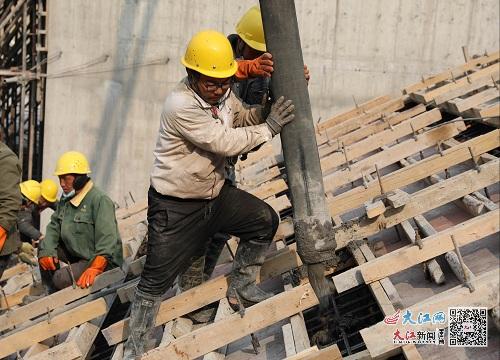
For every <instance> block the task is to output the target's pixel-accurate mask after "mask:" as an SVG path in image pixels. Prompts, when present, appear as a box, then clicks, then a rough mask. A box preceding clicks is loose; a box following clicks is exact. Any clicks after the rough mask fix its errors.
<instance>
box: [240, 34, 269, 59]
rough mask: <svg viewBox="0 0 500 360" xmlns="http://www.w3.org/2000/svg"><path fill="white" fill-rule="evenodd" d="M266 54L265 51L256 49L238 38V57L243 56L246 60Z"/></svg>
mask: <svg viewBox="0 0 500 360" xmlns="http://www.w3.org/2000/svg"><path fill="white" fill-rule="evenodd" d="M262 54H264V52H263V51H259V50H255V49H254V48H251V47H250V46H248V45H247V44H246V43H245V42H244V41H243V40H241V39H238V54H236V57H242V58H243V59H244V60H254V59H257V58H258V57H259V56H261V55H262Z"/></svg>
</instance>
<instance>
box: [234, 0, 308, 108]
mask: <svg viewBox="0 0 500 360" xmlns="http://www.w3.org/2000/svg"><path fill="white" fill-rule="evenodd" d="M228 39H229V41H230V42H231V46H232V48H233V51H234V54H235V57H236V59H237V60H238V72H237V74H236V77H238V78H239V81H238V82H236V83H235V86H234V89H233V91H234V92H235V93H236V95H238V96H239V97H240V99H241V100H242V101H243V102H244V103H246V104H249V105H255V104H260V105H262V104H264V103H265V102H266V100H267V96H268V95H269V81H270V79H269V78H270V77H271V75H272V72H273V70H274V68H273V65H274V64H273V61H272V55H271V54H270V53H268V52H267V48H266V39H265V36H264V26H263V24H262V16H261V13H260V8H259V6H252V7H251V8H250V9H248V10H247V11H246V12H245V14H243V16H242V17H241V19H240V20H239V21H238V23H237V24H236V34H231V35H229V36H228ZM304 76H305V78H306V80H307V81H308V82H309V79H310V74H309V70H308V69H307V66H306V65H304Z"/></svg>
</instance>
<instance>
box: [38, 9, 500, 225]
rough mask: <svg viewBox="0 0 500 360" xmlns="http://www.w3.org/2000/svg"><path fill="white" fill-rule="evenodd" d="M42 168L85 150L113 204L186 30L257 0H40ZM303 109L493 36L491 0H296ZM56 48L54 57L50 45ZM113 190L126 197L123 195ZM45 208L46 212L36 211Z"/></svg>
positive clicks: (373, 91)
mask: <svg viewBox="0 0 500 360" xmlns="http://www.w3.org/2000/svg"><path fill="white" fill-rule="evenodd" d="M48 3H49V5H48V13H49V16H48V34H49V35H48V36H49V41H48V46H49V57H54V58H53V59H52V60H50V61H49V66H48V76H47V94H46V123H45V138H44V139H45V143H44V168H43V174H44V176H45V177H47V176H51V174H52V171H53V169H54V163H55V161H56V159H57V157H58V156H59V155H60V154H61V153H62V152H64V151H67V150H70V149H75V150H80V151H83V152H84V153H85V154H87V155H88V157H89V159H90V161H91V166H92V169H93V177H94V178H95V180H96V183H97V185H98V186H101V187H102V188H104V189H105V190H106V191H108V192H109V194H110V195H111V196H112V198H113V199H114V200H115V201H116V202H117V203H119V204H120V205H124V204H125V201H127V202H129V203H130V201H131V198H130V196H129V195H128V193H129V191H130V192H131V194H132V196H133V197H134V198H135V199H136V200H137V199H144V198H145V197H146V192H147V188H148V185H149V171H150V167H151V164H152V149H153V147H154V145H155V142H156V134H157V130H158V126H159V119H160V112H161V106H162V102H163V100H164V98H165V97H166V96H167V94H168V93H169V91H170V90H171V89H172V87H173V86H174V84H175V83H177V82H178V81H179V80H180V79H181V78H182V77H183V75H184V69H183V67H182V66H181V65H180V63H179V58H180V57H181V55H182V54H183V52H184V49H185V46H186V44H187V42H188V40H189V38H190V37H191V36H192V35H193V34H194V33H195V32H197V31H199V30H202V29H206V28H214V29H217V30H220V31H222V32H224V33H226V34H229V33H232V32H233V31H234V27H235V24H236V22H237V20H238V19H239V17H240V16H241V15H242V14H243V13H244V12H245V11H246V9H247V8H249V7H250V6H251V5H253V4H256V3H257V1H249V0H241V1H229V0H216V1H215V0H210V1H209V0H199V1H185V0H184V1H180V0H175V1H174V0H106V1H92V0H72V1H67V0H50V1H49V2H48ZM296 7H297V11H298V17H299V26H300V31H301V38H302V47H303V51H304V59H305V63H306V64H307V65H308V66H309V68H310V69H311V74H312V80H311V83H310V85H309V91H310V95H311V99H312V105H313V114H314V118H315V119H319V118H320V117H321V118H322V119H323V120H325V119H327V118H328V117H329V116H331V115H333V114H335V113H336V112H338V111H339V110H340V109H344V108H350V107H352V106H353V102H352V96H353V95H354V96H355V97H356V99H357V101H358V102H362V101H364V100H367V99H369V98H372V97H374V96H378V95H384V94H386V93H394V94H397V93H399V90H400V89H401V88H402V87H403V86H405V85H408V84H411V83H413V82H416V81H418V80H419V79H420V77H421V75H423V74H430V73H434V72H438V71H441V70H444V69H445V68H447V67H449V66H452V65H457V64H460V63H461V62H463V58H462V53H461V46H462V45H467V46H468V47H469V52H470V53H471V54H473V53H478V52H480V53H483V52H484V51H485V50H486V49H487V50H488V51H490V52H491V51H495V50H497V49H498V47H499V38H498V24H499V15H498V14H499V2H498V0H460V1H457V0H440V1H437V0H422V1H408V0H406V1H404V0H398V1H397V0H371V1H366V0H336V1H333V0H309V1H305V0H297V1H296ZM59 52H61V53H60V56H59V57H57V54H59ZM125 197H126V198H127V199H126V200H125ZM45 217H46V215H45Z"/></svg>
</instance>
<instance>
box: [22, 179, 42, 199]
mask: <svg viewBox="0 0 500 360" xmlns="http://www.w3.org/2000/svg"><path fill="white" fill-rule="evenodd" d="M19 187H20V188H21V194H23V196H24V197H25V198H26V199H28V200H31V201H33V202H34V203H35V204H38V201H39V200H40V183H39V182H38V181H36V180H26V181H23V182H22V183H20V184H19Z"/></svg>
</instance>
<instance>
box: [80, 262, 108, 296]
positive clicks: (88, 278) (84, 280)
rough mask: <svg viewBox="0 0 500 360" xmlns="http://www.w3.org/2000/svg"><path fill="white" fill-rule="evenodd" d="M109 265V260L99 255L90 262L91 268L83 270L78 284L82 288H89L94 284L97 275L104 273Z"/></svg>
mask: <svg viewBox="0 0 500 360" xmlns="http://www.w3.org/2000/svg"><path fill="white" fill-rule="evenodd" d="M107 265H108V260H106V258H105V257H104V256H101V255H97V256H96V257H95V259H94V261H92V264H90V266H89V268H88V269H87V270H85V271H84V272H83V274H82V275H81V276H80V278H79V279H78V281H77V282H76V285H78V286H79V287H81V288H82V289H85V288H88V287H89V286H92V284H94V281H95V278H96V276H97V275H100V274H102V272H103V271H104V269H106V266H107Z"/></svg>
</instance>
